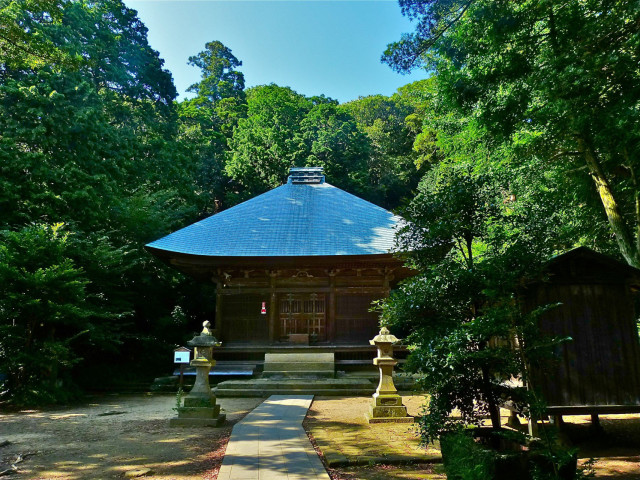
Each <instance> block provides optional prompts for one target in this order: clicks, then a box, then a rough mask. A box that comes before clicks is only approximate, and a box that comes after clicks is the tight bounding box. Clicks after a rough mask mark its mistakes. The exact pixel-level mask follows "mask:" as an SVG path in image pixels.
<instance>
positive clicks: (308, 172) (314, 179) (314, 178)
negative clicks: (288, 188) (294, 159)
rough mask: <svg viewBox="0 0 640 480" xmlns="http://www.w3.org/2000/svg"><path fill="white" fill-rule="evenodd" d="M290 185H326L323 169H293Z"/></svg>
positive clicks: (290, 171) (290, 175)
mask: <svg viewBox="0 0 640 480" xmlns="http://www.w3.org/2000/svg"><path fill="white" fill-rule="evenodd" d="M289 183H324V175H323V168H322V167H291V168H290V169H289Z"/></svg>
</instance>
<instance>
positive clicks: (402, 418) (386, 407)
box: [367, 328, 413, 423]
mask: <svg viewBox="0 0 640 480" xmlns="http://www.w3.org/2000/svg"><path fill="white" fill-rule="evenodd" d="M397 341H398V339H397V338H396V337H395V336H393V335H390V334H389V330H387V329H386V328H382V330H380V335H377V336H376V337H375V338H374V339H373V340H370V342H369V343H371V345H375V346H376V347H377V348H378V356H377V357H376V358H374V359H373V364H374V365H376V366H377V367H378V370H379V371H380V383H379V384H378V388H377V389H376V393H374V394H373V399H372V402H371V406H370V408H369V413H368V414H367V420H368V421H369V423H391V422H393V423H412V422H413V417H410V416H408V415H407V407H405V406H404V405H403V404H402V397H401V396H400V395H398V391H397V390H396V387H395V385H394V384H393V367H395V366H396V365H397V363H398V361H397V360H396V359H395V358H393V344H394V343H395V342H397Z"/></svg>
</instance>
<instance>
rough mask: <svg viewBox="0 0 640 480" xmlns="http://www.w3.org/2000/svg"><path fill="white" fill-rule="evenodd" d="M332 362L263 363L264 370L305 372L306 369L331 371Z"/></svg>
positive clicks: (332, 368)
mask: <svg viewBox="0 0 640 480" xmlns="http://www.w3.org/2000/svg"><path fill="white" fill-rule="evenodd" d="M333 370H334V367H333V363H321V362H270V363H265V364H264V371H265V372H273V371H291V372H306V371H322V372H331V373H333Z"/></svg>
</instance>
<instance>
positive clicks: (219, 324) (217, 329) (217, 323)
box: [213, 283, 225, 342]
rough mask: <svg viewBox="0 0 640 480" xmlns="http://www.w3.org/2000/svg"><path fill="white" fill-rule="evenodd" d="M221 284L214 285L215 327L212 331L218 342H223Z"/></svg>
mask: <svg viewBox="0 0 640 480" xmlns="http://www.w3.org/2000/svg"><path fill="white" fill-rule="evenodd" d="M222 297H223V295H222V283H217V284H216V319H215V327H214V329H213V331H214V336H215V337H216V338H217V339H218V341H221V342H222V341H224V340H225V339H224V338H222Z"/></svg>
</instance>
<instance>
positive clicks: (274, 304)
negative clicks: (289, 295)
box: [269, 270, 280, 342]
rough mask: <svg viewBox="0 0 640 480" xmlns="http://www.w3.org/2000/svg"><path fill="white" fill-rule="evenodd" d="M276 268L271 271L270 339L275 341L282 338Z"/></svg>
mask: <svg viewBox="0 0 640 480" xmlns="http://www.w3.org/2000/svg"><path fill="white" fill-rule="evenodd" d="M277 276H278V272H277V271H276V270H271V271H269V293H270V296H269V341H270V342H275V341H276V340H277V339H278V338H280V332H279V328H278V327H279V326H278V324H277V318H278V295H277V294H276V277H277Z"/></svg>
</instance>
